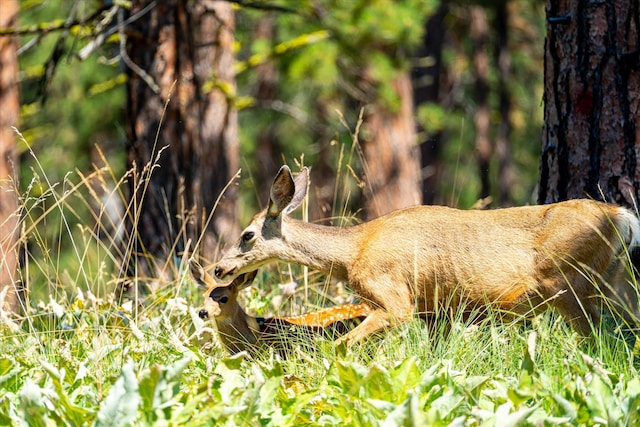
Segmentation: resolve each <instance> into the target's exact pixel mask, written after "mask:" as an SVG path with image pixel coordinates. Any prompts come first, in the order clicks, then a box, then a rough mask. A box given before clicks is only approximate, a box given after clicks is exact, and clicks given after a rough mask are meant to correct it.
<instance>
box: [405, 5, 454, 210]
mask: <svg viewBox="0 0 640 427" xmlns="http://www.w3.org/2000/svg"><path fill="white" fill-rule="evenodd" d="M447 9H448V8H447V5H446V2H445V1H442V2H440V6H439V7H438V10H437V11H436V13H435V14H434V15H433V16H431V17H430V18H429V19H428V20H427V23H426V31H425V34H424V37H423V42H422V45H421V46H420V48H419V49H418V52H417V54H418V61H419V64H418V65H417V66H416V67H414V69H413V87H414V102H415V105H416V107H415V109H416V110H417V109H418V107H419V106H420V105H422V104H426V103H439V101H440V72H441V69H442V49H443V45H444V36H445V25H444V18H445V16H446V15H447ZM418 134H419V135H421V136H422V140H421V142H420V154H421V156H420V157H421V159H422V173H421V176H422V202H423V203H424V204H427V205H431V204H434V203H437V201H438V183H439V182H440V169H441V166H440V160H441V159H440V157H441V152H442V144H443V133H442V132H441V131H438V132H435V133H433V134H428V133H427V131H426V130H425V129H423V128H422V127H420V126H419V127H418Z"/></svg>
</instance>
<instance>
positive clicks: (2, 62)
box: [0, 0, 20, 312]
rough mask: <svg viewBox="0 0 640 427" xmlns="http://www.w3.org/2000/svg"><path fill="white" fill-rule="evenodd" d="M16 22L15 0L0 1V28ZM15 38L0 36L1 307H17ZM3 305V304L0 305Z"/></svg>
mask: <svg viewBox="0 0 640 427" xmlns="http://www.w3.org/2000/svg"><path fill="white" fill-rule="evenodd" d="M17 24H18V0H3V2H2V12H1V13H0V28H8V27H16V26H17ZM17 50H18V38H17V37H14V36H4V37H0V111H2V113H1V114H0V290H2V291H5V289H6V292H7V294H6V297H5V307H4V308H7V309H9V310H12V311H14V312H17V311H18V309H19V290H20V288H19V285H18V283H17V274H16V273H17V271H16V270H17V259H18V257H17V254H18V220H19V211H18V193H17V188H16V185H17V183H16V180H15V178H16V176H17V167H18V155H17V152H16V134H15V132H14V130H13V129H12V128H11V127H12V126H15V127H17V126H18V117H19V115H20V101H19V98H18V83H17V81H16V79H17V76H18V55H17ZM0 308H3V307H0Z"/></svg>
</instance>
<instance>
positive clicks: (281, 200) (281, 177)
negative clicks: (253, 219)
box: [267, 165, 296, 217]
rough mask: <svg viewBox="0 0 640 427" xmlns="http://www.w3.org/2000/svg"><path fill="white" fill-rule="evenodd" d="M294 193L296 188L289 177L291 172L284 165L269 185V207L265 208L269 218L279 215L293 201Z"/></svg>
mask: <svg viewBox="0 0 640 427" xmlns="http://www.w3.org/2000/svg"><path fill="white" fill-rule="evenodd" d="M295 192H296V186H295V183H294V181H293V177H292V176H291V170H290V169H289V166H287V165H284V166H282V167H281V168H280V170H279V171H278V174H277V175H276V177H275V179H274V180H273V184H271V191H270V192H269V207H268V208H267V213H268V215H269V216H271V217H276V216H278V215H280V214H281V213H282V211H284V209H285V208H286V207H287V206H288V205H289V203H291V200H293V196H294V195H295Z"/></svg>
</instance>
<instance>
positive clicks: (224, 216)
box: [127, 0, 239, 273]
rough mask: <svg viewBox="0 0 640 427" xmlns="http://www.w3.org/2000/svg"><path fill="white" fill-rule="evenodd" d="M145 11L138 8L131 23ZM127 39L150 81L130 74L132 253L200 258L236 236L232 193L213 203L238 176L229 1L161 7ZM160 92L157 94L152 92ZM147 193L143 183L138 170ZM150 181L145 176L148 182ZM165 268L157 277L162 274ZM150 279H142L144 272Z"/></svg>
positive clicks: (170, 2) (183, 1) (181, 1)
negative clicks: (187, 252) (195, 253)
mask: <svg viewBox="0 0 640 427" xmlns="http://www.w3.org/2000/svg"><path fill="white" fill-rule="evenodd" d="M148 3H149V1H147V0H135V1H133V6H132V9H131V13H132V14H133V13H136V11H138V10H140V9H142V8H143V7H145V6H146V5H147V4H148ZM132 25H133V27H132V28H130V29H129V37H128V40H127V54H128V56H129V58H130V60H131V61H132V62H133V63H134V64H136V65H137V66H138V67H140V68H141V69H143V70H145V72H146V73H147V74H148V77H145V76H144V74H143V73H140V72H139V71H137V70H135V69H134V68H135V67H131V66H130V67H129V69H128V74H129V80H128V106H127V107H128V108H127V110H128V111H127V113H128V114H127V117H128V120H129V127H128V146H127V150H128V166H129V167H130V168H131V169H133V170H134V171H135V176H134V177H133V178H132V179H130V181H129V182H130V188H131V197H132V200H133V201H134V205H135V207H136V210H137V213H138V214H139V218H134V217H133V214H134V212H133V208H132V207H131V208H130V212H129V219H130V224H129V232H130V233H131V236H133V237H132V239H133V240H132V241H133V242H135V243H136V245H135V247H134V248H133V249H134V251H135V252H137V253H142V254H143V255H149V256H150V257H151V258H152V259H155V261H153V262H152V263H151V264H156V267H157V266H158V264H161V263H163V262H165V261H166V262H169V261H171V259H172V257H173V256H174V255H182V253H181V251H182V250H184V249H186V243H187V240H189V239H190V240H191V241H192V246H191V248H190V249H191V250H193V249H194V248H193V243H195V242H197V241H198V239H199V238H200V236H201V233H204V239H203V240H202V242H201V245H200V249H201V253H202V255H203V256H205V257H207V258H209V259H214V258H215V257H217V252H218V249H219V244H220V243H222V242H224V241H226V240H228V239H229V238H231V237H232V236H234V235H235V234H236V233H237V221H236V220H237V211H236V209H237V208H236V198H237V191H236V189H235V186H233V185H232V186H230V187H229V188H228V189H227V190H226V191H225V192H224V195H223V197H222V198H221V200H220V202H219V204H218V205H217V206H215V212H214V213H213V220H212V221H210V222H207V218H208V216H209V213H210V212H211V209H212V208H214V204H215V202H216V199H217V198H218V196H219V195H220V194H221V193H222V191H223V188H224V187H225V185H226V184H227V183H228V182H229V180H230V179H231V178H232V177H233V176H234V175H235V174H236V172H237V170H238V168H239V160H238V157H239V154H238V142H237V139H238V138H237V113H236V111H235V109H234V108H233V106H232V101H231V98H232V97H233V94H234V92H235V87H234V85H235V79H234V71H233V70H234V68H233V62H234V58H233V50H232V45H233V37H234V34H233V31H234V15H233V10H232V5H231V4H230V3H229V2H226V1H214V0H201V1H198V2H192V1H188V0H167V1H164V2H158V3H157V5H156V6H155V7H154V8H153V9H152V10H151V11H150V12H149V13H147V14H146V15H144V18H143V19H139V20H137V21H135V22H134V23H133V24H132ZM150 79H151V80H153V82H155V84H156V85H157V90H154V88H153V85H154V83H153V82H152V83H150V82H149V80H150ZM149 163H153V164H155V165H156V167H154V168H153V170H151V171H147V172H150V178H149V179H148V185H145V184H144V183H142V182H141V179H142V178H144V174H145V169H144V168H145V165H147V164H149ZM147 175H148V174H147ZM165 267H166V264H165V265H163V266H162V267H161V270H163V269H164V268H165ZM147 273H149V272H147Z"/></svg>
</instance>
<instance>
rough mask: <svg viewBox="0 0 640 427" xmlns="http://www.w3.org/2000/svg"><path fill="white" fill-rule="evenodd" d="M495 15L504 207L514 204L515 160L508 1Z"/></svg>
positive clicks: (501, 200)
mask: <svg viewBox="0 0 640 427" xmlns="http://www.w3.org/2000/svg"><path fill="white" fill-rule="evenodd" d="M493 10H494V12H495V16H494V19H493V22H494V25H493V28H494V30H495V34H496V44H495V49H494V62H495V64H496V70H497V71H498V98H499V101H498V102H499V105H498V109H499V113H500V122H499V124H498V128H497V132H496V143H495V154H496V158H497V161H498V202H499V204H500V206H509V205H510V204H511V188H512V186H513V164H512V160H511V142H510V135H511V118H510V116H511V94H510V91H509V88H508V84H507V82H508V81H509V79H510V76H511V53H510V52H509V25H508V24H509V9H508V7H507V0H499V1H496V2H495V3H494V5H493Z"/></svg>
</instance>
